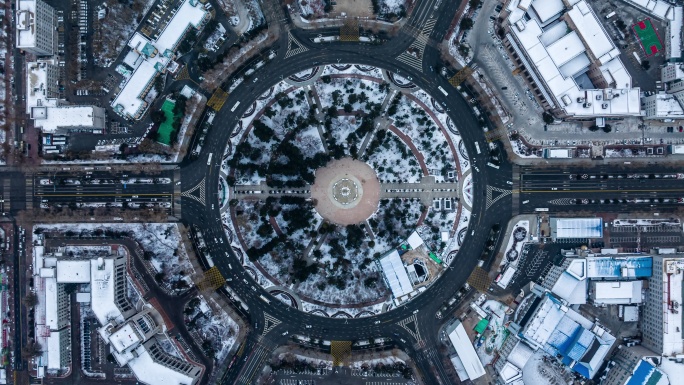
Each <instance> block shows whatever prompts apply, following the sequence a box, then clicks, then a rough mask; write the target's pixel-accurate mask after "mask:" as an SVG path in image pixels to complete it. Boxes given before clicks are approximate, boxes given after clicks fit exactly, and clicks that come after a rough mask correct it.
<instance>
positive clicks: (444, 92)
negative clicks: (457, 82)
mask: <svg viewBox="0 0 684 385" xmlns="http://www.w3.org/2000/svg"><path fill="white" fill-rule="evenodd" d="M437 88H439V90H440V91H442V93H443V94H444V96H449V93H448V92H446V91H445V90H444V88H442V86H438V87H437Z"/></svg>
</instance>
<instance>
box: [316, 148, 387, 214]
mask: <svg viewBox="0 0 684 385" xmlns="http://www.w3.org/2000/svg"><path fill="white" fill-rule="evenodd" d="M350 182H353V183H350ZM340 183H342V184H344V185H345V186H346V188H345V189H344V191H338V190H340V189H339V188H338V189H336V185H337V187H339V186H340ZM343 194H344V196H342V195H343ZM348 194H350V195H348ZM354 196H355V198H353V197H354ZM311 198H313V199H314V205H315V207H316V211H318V213H319V214H320V215H321V216H322V217H323V218H325V219H326V220H328V221H330V222H333V223H336V224H338V225H352V224H358V223H361V222H363V221H365V220H366V219H368V217H370V216H371V215H372V214H373V213H374V212H375V210H376V209H377V208H378V203H379V202H380V182H379V181H378V177H377V175H376V174H375V171H374V170H373V169H372V168H371V167H370V166H369V165H368V164H366V163H364V162H361V161H358V160H354V159H351V158H343V159H339V160H333V161H332V162H330V163H329V164H328V165H327V166H325V167H322V168H319V169H318V170H316V181H315V182H314V184H313V185H312V186H311Z"/></svg>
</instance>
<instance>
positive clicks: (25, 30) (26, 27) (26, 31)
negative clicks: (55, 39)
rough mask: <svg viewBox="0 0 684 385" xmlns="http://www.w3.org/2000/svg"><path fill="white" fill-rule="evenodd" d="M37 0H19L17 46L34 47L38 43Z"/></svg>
mask: <svg viewBox="0 0 684 385" xmlns="http://www.w3.org/2000/svg"><path fill="white" fill-rule="evenodd" d="M35 15H36V0H17V12H16V29H17V41H16V46H17V48H22V47H33V46H34V45H35V43H36V24H35Z"/></svg>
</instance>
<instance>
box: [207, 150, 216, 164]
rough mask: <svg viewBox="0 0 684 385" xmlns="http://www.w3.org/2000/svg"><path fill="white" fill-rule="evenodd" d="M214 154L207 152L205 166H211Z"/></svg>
mask: <svg viewBox="0 0 684 385" xmlns="http://www.w3.org/2000/svg"><path fill="white" fill-rule="evenodd" d="M213 156H214V153H213V152H210V153H209V158H207V166H211V158H212V157H213Z"/></svg>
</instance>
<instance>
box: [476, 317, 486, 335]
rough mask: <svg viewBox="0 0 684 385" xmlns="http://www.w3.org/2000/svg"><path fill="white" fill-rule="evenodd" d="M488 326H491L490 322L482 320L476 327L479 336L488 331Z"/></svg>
mask: <svg viewBox="0 0 684 385" xmlns="http://www.w3.org/2000/svg"><path fill="white" fill-rule="evenodd" d="M487 325H489V320H488V319H486V318H483V319H481V320H480V322H478V323H477V325H475V331H476V332H478V333H479V334H482V333H484V331H485V330H486V329H487Z"/></svg>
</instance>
